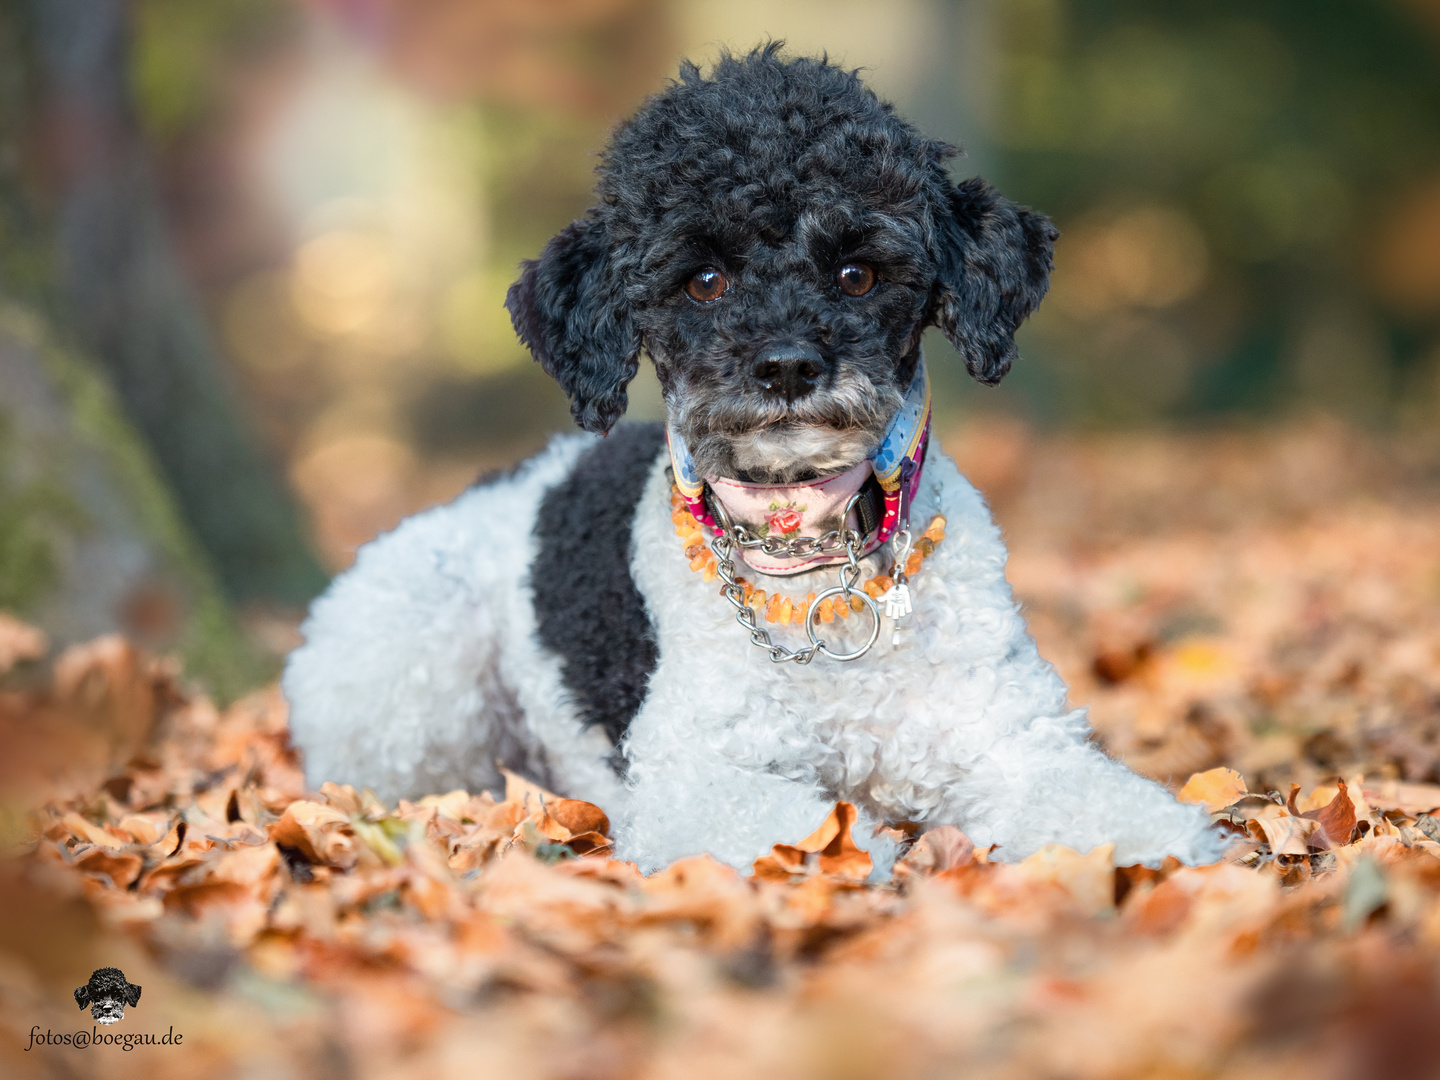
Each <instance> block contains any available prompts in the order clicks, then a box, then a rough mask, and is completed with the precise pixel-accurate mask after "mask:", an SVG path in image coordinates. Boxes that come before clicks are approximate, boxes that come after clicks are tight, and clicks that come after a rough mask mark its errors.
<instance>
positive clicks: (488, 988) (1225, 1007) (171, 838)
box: [0, 621, 1440, 1080]
mask: <svg viewBox="0 0 1440 1080" xmlns="http://www.w3.org/2000/svg"><path fill="white" fill-rule="evenodd" d="M42 650H43V641H42V640H41V639H40V637H39V636H38V635H36V634H34V633H33V632H31V631H29V630H27V629H26V628H24V627H23V626H20V625H19V624H16V623H14V622H13V621H0V666H3V667H7V668H8V667H11V666H12V665H19V666H20V667H19V670H23V668H24V667H25V662H26V661H27V660H28V662H29V663H30V664H31V665H32V666H36V671H37V672H42V673H43V672H44V671H45V669H44V665H43V664H40V660H41V657H40V655H39V654H40V652H41V651H42ZM0 722H3V725H4V733H5V737H6V740H7V744H8V745H10V746H11V747H12V748H13V749H14V750H15V751H16V754H15V755H14V756H12V757H11V759H10V761H9V762H8V764H6V765H5V766H4V776H3V779H4V781H5V790H6V792H7V799H9V800H10V808H11V809H12V810H14V808H15V806H16V802H15V800H17V799H29V800H30V805H31V806H32V807H38V809H32V812H30V813H29V814H28V815H27V816H25V817H24V818H23V819H19V820H18V821H17V823H16V835H14V836H13V837H11V840H12V841H13V842H14V844H15V846H16V854H18V858H14V859H10V860H7V861H6V863H5V864H4V866H5V877H4V882H3V887H4V889H5V892H4V896H6V897H7V898H9V899H10V900H11V901H15V902H16V903H20V902H21V901H25V900H26V898H27V897H28V898H29V901H28V905H29V906H28V907H27V908H26V910H28V911H30V912H31V913H32V914H31V916H30V918H31V919H32V920H34V921H35V922H36V924H34V925H31V924H27V925H24V926H21V927H19V929H18V931H16V930H15V927H14V925H12V931H15V933H18V934H19V935H20V937H22V938H23V937H44V936H45V935H46V934H47V932H48V931H47V928H46V927H45V926H44V925H38V921H40V920H43V919H44V918H45V917H46V916H45V915H44V914H43V913H44V912H46V911H49V910H50V909H52V908H53V909H54V910H56V911H59V910H61V909H65V907H66V905H69V907H70V908H74V909H77V910H80V909H83V910H84V911H87V912H90V913H92V914H91V916H90V919H91V921H90V923H87V924H86V925H88V926H89V930H87V931H85V934H88V935H89V936H88V937H86V936H85V935H84V934H81V935H80V937H81V938H83V940H84V941H85V942H87V943H88V944H86V945H85V946H84V950H83V951H84V955H83V956H81V957H79V958H77V959H75V960H74V961H72V962H71V963H72V966H74V969H75V970H74V971H68V970H59V971H55V972H47V971H46V970H45V965H46V963H47V960H46V959H45V957H46V956H50V955H52V953H47V952H46V951H45V950H44V949H37V948H35V947H33V946H32V945H29V944H27V943H26V942H25V941H23V940H19V939H18V938H16V937H15V933H12V940H11V941H10V944H9V946H8V947H7V951H6V952H4V953H0V1023H3V1024H4V1025H6V1026H8V1027H10V1028H12V1029H13V1030H12V1031H10V1032H9V1033H7V1035H6V1037H5V1039H4V1045H3V1046H0V1066H3V1071H4V1072H5V1074H6V1075H11V1076H17V1077H27V1076H32V1075H33V1076H47V1075H70V1074H73V1073H74V1071H75V1070H76V1067H77V1066H76V1064H75V1062H74V1061H71V1060H69V1059H67V1058H66V1056H65V1055H66V1054H70V1055H73V1054H74V1053H75V1051H73V1050H70V1049H68V1048H53V1049H51V1048H36V1049H35V1050H34V1051H33V1052H32V1051H21V1050H20V1049H19V1048H20V1047H23V1045H24V1043H25V1039H26V1036H25V1033H26V1032H28V1031H29V1029H30V1027H31V1026H32V1025H33V1024H39V1025H40V1026H41V1027H42V1028H43V1027H46V1026H49V1027H52V1028H54V1029H56V1030H64V1029H67V1028H69V1027H74V1026H76V1023H77V1021H76V1017H75V1015H74V1006H73V1003H70V1002H69V1001H67V1000H65V998H66V996H68V995H67V994H65V993H63V992H58V993H57V992H56V989H55V988H56V987H63V988H67V989H68V985H72V984H76V983H78V982H83V981H84V978H85V976H86V974H87V973H88V970H89V969H90V968H91V967H94V966H100V965H102V964H118V965H119V966H121V967H123V968H124V969H125V970H126V972H127V974H128V975H129V977H130V978H131V980H132V981H134V982H136V983H139V984H141V985H144V986H145V987H146V989H145V998H144V1000H143V1003H142V1005H141V1006H140V1007H138V1008H136V1009H135V1010H133V1011H132V1013H131V1014H130V1015H129V1018H128V1019H127V1021H126V1023H131V1022H132V1021H133V1023H134V1024H136V1025H139V1027H138V1029H139V1030H160V1031H163V1030H165V1028H166V1026H167V1025H170V1024H176V1023H177V1022H178V1023H181V1024H183V1025H184V1027H185V1030H186V1031H187V1032H188V1034H187V1039H186V1042H185V1044H184V1046H183V1047H182V1048H168V1049H167V1053H168V1054H169V1056H168V1057H165V1056H161V1054H160V1052H159V1050H158V1049H156V1050H153V1051H152V1050H148V1049H147V1050H144V1051H141V1052H135V1053H132V1054H129V1055H126V1054H123V1053H121V1052H119V1051H117V1052H116V1053H115V1054H112V1055H110V1056H108V1057H103V1056H97V1055H100V1054H101V1050H93V1051H92V1053H91V1054H90V1056H89V1057H88V1058H87V1059H86V1064H85V1065H84V1066H83V1067H84V1069H87V1070H92V1071H93V1074H94V1075H106V1076H129V1075H132V1074H133V1075H140V1074H144V1075H145V1076H146V1077H147V1080H153V1077H154V1076H156V1075H157V1073H158V1074H159V1075H170V1074H173V1075H177V1076H180V1075H187V1076H188V1075H195V1074H196V1073H197V1071H198V1070H202V1069H203V1070H207V1071H214V1070H216V1069H220V1070H221V1071H226V1070H233V1071H235V1072H242V1071H245V1070H250V1071H252V1072H254V1073H255V1074H257V1075H259V1074H267V1075H269V1074H274V1075H282V1074H284V1075H321V1074H324V1075H340V1076H356V1077H396V1076H412V1075H413V1076H416V1077H420V1076H426V1077H446V1076H451V1075H454V1076H475V1075H497V1076H505V1077H507V1078H512V1077H531V1076H533V1077H571V1076H575V1077H580V1076H584V1077H607V1076H616V1077H619V1076H627V1077H628V1076H654V1077H667V1076H682V1075H683V1076H684V1077H686V1078H687V1080H698V1078H702V1077H709V1076H714V1077H730V1076H738V1075H744V1076H762V1077H766V1076H774V1077H808V1076H814V1077H846V1076H854V1077H860V1076H880V1075H883V1076H887V1077H888V1076H936V1075H957V1074H958V1071H963V1072H964V1074H965V1075H967V1076H981V1077H990V1076H994V1077H1022V1076H1066V1077H1072V1076H1073V1077H1141V1076H1147V1077H1148V1076H1154V1075H1166V1076H1185V1077H1202V1076H1203V1077H1208V1076H1227V1077H1229V1076H1233V1077H1241V1076H1245V1077H1251V1076H1253V1075H1255V1074H1256V1070H1257V1069H1264V1070H1266V1071H1267V1072H1269V1073H1270V1074H1271V1075H1297V1074H1299V1073H1300V1072H1301V1071H1302V1070H1303V1072H1304V1074H1305V1075H1307V1076H1318V1077H1324V1076H1330V1075H1334V1076H1367V1075H1369V1076H1376V1077H1381V1076H1384V1077H1387V1078H1396V1077H1405V1076H1411V1075H1413V1076H1420V1075H1429V1073H1428V1072H1427V1071H1426V1070H1428V1069H1429V1067H1430V1060H1431V1058H1432V1056H1433V1055H1430V1054H1428V1053H1427V1052H1425V1051H1424V1049H1423V1044H1422V1043H1421V1042H1420V1040H1421V1039H1423V1038H1424V1037H1425V1036H1426V1034H1427V1033H1428V1031H1429V1030H1431V1029H1432V1028H1433V1026H1434V1023H1435V1022H1436V1021H1437V1020H1440V987H1437V980H1436V972H1437V970H1440V965H1437V961H1440V903H1437V900H1440V844H1437V842H1436V836H1437V835H1440V829H1437V821H1436V819H1434V818H1432V817H1431V816H1430V815H1429V811H1431V810H1433V809H1435V807H1437V806H1440V788H1436V787H1433V786H1429V785H1424V784H1405V783H1397V782H1393V781H1392V782H1388V783H1386V782H1375V783H1372V782H1370V781H1367V780H1364V779H1363V778H1354V779H1352V780H1350V781H1349V782H1338V781H1337V782H1336V783H1334V784H1333V785H1328V786H1323V787H1321V788H1317V789H1316V790H1313V791H1309V792H1304V793H1302V792H1299V791H1296V790H1291V791H1289V792H1288V793H1287V794H1286V796H1285V797H1283V798H1282V797H1281V796H1280V795H1279V794H1276V793H1272V792H1248V791H1246V789H1245V783H1244V781H1243V779H1242V778H1241V777H1240V776H1239V774H1238V773H1235V772H1233V771H1231V770H1228V769H1225V768H1217V769H1213V770H1210V771H1207V772H1205V773H1201V774H1197V775H1196V776H1194V777H1192V778H1191V779H1190V781H1189V782H1188V783H1187V784H1186V785H1185V786H1184V788H1183V789H1182V792H1181V796H1182V798H1185V799H1187V800H1189V801H1192V802H1202V803H1204V804H1205V805H1206V806H1207V807H1208V808H1209V809H1210V810H1211V811H1212V813H1213V814H1214V817H1215V820H1216V823H1217V825H1216V827H1217V828H1220V829H1223V830H1224V831H1226V832H1227V833H1228V834H1230V835H1232V836H1233V838H1234V844H1233V846H1232V848H1231V851H1230V854H1229V856H1228V857H1227V858H1226V860H1225V861H1223V862H1221V863H1220V864H1218V865H1215V866H1211V867H1204V868H1198V869H1190V868H1180V867H1178V866H1175V865H1166V866H1164V867H1161V868H1159V869H1154V870H1151V869H1145V868H1143V867H1120V868H1117V867H1115V866H1114V865H1113V862H1112V859H1111V853H1110V849H1109V848H1108V847H1102V848H1099V849H1096V850H1095V851H1091V852H1087V853H1080V852H1074V851H1068V850H1065V849H1063V848H1048V849H1045V850H1043V851H1041V852H1039V853H1037V854H1036V855H1033V856H1031V857H1030V858H1028V859H1026V860H1024V861H1023V862H1020V863H1018V864H1013V865H1007V864H1003V863H999V862H992V861H991V860H990V858H989V853H988V852H986V851H983V850H976V849H975V848H974V847H973V846H972V845H971V844H970V842H969V841H968V840H967V839H966V838H965V837H964V836H963V834H961V833H960V832H958V831H957V830H955V829H951V828H939V829H935V830H932V831H929V832H925V833H923V834H920V835H919V836H918V837H917V838H916V839H915V841H914V843H913V846H912V847H911V848H910V849H909V852H908V854H907V855H906V856H905V858H904V859H903V860H902V861H901V863H900V864H899V866H898V867H897V869H896V872H895V874H894V876H893V878H892V879H891V880H890V881H887V882H875V883H870V882H867V880H866V879H867V877H868V876H869V874H870V870H871V866H870V860H869V858H868V856H867V855H866V854H865V853H864V852H863V851H861V850H860V849H859V848H857V847H856V846H855V844H854V841H853V839H852V837H851V834H850V830H851V827H852V825H853V822H854V814H853V810H852V809H851V808H850V807H849V806H848V805H846V804H843V803H842V804H840V805H839V806H837V807H836V808H835V811H834V812H833V813H832V814H831V815H830V817H829V819H828V820H827V821H825V822H824V824H823V825H822V826H821V827H820V828H819V829H818V830H817V831H816V832H815V833H814V834H812V835H811V836H809V837H777V838H776V840H777V843H776V846H775V848H774V849H773V851H772V852H771V853H770V854H769V855H767V856H765V857H763V858H761V859H760V860H758V861H757V863H756V864H755V866H754V868H753V873H752V874H750V875H748V876H747V875H741V874H739V873H736V872H735V871H733V870H731V869H730V868H728V867H725V866H721V865H719V864H717V863H715V862H714V861H713V860H711V859H709V858H705V857H698V858H692V859H687V860H684V861H682V862H680V863H677V864H675V865H673V866H671V867H670V868H669V869H667V870H665V871H662V872H660V873H658V874H655V875H653V876H651V877H649V878H646V877H643V876H642V875H640V874H639V873H638V872H637V871H636V870H635V868H634V867H633V866H631V865H630V864H627V863H624V862H620V861H617V860H615V859H613V858H611V857H610V842H609V839H608V830H609V823H608V821H607V820H606V816H605V814H604V812H603V810H602V809H600V808H598V807H595V806H591V805H589V804H588V803H583V802H578V801H575V800H569V799H561V798H557V797H555V796H553V795H551V794H549V793H547V792H545V791H543V790H541V789H539V788H537V787H535V786H534V785H532V784H529V783H527V782H526V781H524V780H522V779H521V778H519V777H513V776H512V777H510V779H509V784H508V786H507V789H506V791H505V793H504V798H503V799H496V798H494V797H492V796H491V795H488V794H483V793H481V794H473V793H467V792H463V791H455V792H449V793H445V794H436V795H433V796H430V797H427V798H424V799H421V800H419V801H418V802H413V803H412V802H405V801H402V802H401V803H399V805H397V806H389V805H385V804H382V803H380V802H379V801H377V800H376V799H375V798H374V797H372V796H371V795H369V794H368V793H366V792H357V791H355V790H353V789H351V788H348V787H338V786H334V785H326V786H325V787H324V788H323V789H322V790H321V791H319V792H307V791H305V790H304V786H303V780H302V776H301V773H300V771H299V770H298V768H297V765H296V762H295V760H294V756H293V754H292V752H291V751H290V749H289V747H288V744H287V739H286V730H285V717H284V711H283V704H282V703H281V701H280V700H279V698H278V696H277V695H276V694H275V693H274V692H273V691H268V692H265V693H262V694H259V695H257V696H255V697H252V698H249V699H246V700H243V701H241V702H239V703H237V704H236V705H234V706H232V707H231V708H229V709H227V710H225V711H224V712H218V711H217V710H216V709H215V708H214V707H213V706H211V705H210V704H209V703H208V702H207V701H205V700H204V699H203V698H197V697H191V696H188V695H186V694H185V693H183V692H182V691H181V690H180V689H179V687H178V685H177V683H176V677H175V673H174V671H173V670H171V669H170V668H168V667H167V666H166V665H164V664H162V663H159V662H156V661H154V660H151V659H148V658H146V657H145V656H143V655H141V654H140V653H138V652H137V651H136V650H134V649H133V648H131V647H130V646H128V645H127V644H125V643H124V642H123V641H120V640H118V639H107V640H104V641H100V642H97V643H94V644H92V645H89V646H86V647H83V648H80V649H75V650H71V651H69V652H68V653H66V654H64V655H63V656H61V657H59V658H58V659H57V660H55V661H54V662H53V665H51V667H50V668H49V669H48V674H44V675H42V674H37V675H36V676H35V677H33V678H32V679H31V680H30V681H29V682H28V683H27V682H25V681H23V680H22V681H21V683H20V684H19V685H18V686H16V685H15V684H14V683H13V682H12V689H10V690H7V691H5V692H3V693H0ZM41 729H43V730H44V732H45V735H44V737H43V738H42V737H40V735H39V732H40V731H41ZM17 898H18V900H17ZM37 898H39V899H37ZM57 917H58V916H57ZM10 921H11V923H12V924H14V923H16V921H17V920H16V919H15V918H13V917H12V919H11V920H10ZM20 921H21V922H23V921H24V920H20ZM67 925H71V924H67ZM56 933H57V936H58V931H57V932H56ZM66 933H73V931H66ZM27 950H28V951H27ZM27 957H28V959H27ZM27 965H28V967H27ZM82 968H83V969H84V970H81V969H82ZM47 980H48V982H47ZM67 980H68V983H67ZM51 984H53V986H52V985H51ZM80 1019H81V1020H82V1021H83V1020H84V1018H83V1017H81V1018H80ZM147 1055H148V1056H147ZM277 1070H278V1071H277Z"/></svg>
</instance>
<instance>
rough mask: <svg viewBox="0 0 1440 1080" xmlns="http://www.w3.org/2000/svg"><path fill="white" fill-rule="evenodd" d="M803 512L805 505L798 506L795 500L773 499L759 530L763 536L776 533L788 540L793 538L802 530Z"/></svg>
mask: <svg viewBox="0 0 1440 1080" xmlns="http://www.w3.org/2000/svg"><path fill="white" fill-rule="evenodd" d="M803 513H805V507H803V506H796V505H795V504H794V503H793V502H786V503H782V502H779V501H778V500H776V501H772V502H771V503H770V506H769V512H768V513H767V514H766V515H765V524H764V525H762V526H761V527H760V529H759V530H758V531H759V533H760V535H761V536H770V535H772V534H776V535H779V536H780V537H782V538H784V539H786V540H790V539H793V538H794V537H795V535H796V534H797V533H799V532H800V521H801V518H800V515H801V514H803Z"/></svg>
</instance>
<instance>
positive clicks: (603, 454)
mask: <svg viewBox="0 0 1440 1080" xmlns="http://www.w3.org/2000/svg"><path fill="white" fill-rule="evenodd" d="M664 445H665V429H664V428H663V427H662V426H661V425H659V424H624V425H622V426H621V428H620V429H619V430H618V431H617V432H616V433H615V437H614V438H610V439H606V440H604V441H603V442H597V443H596V444H595V445H594V446H592V447H590V449H588V450H587V451H586V452H585V453H584V454H583V455H582V456H581V458H580V460H579V461H577V462H576V463H575V468H574V470H573V471H572V472H571V473H570V475H569V476H567V477H566V478H565V479H564V480H563V481H561V482H560V483H559V484H556V485H555V486H554V487H553V488H551V489H550V491H549V492H548V493H547V494H546V495H545V499H544V501H543V502H541V504H540V511H539V513H538V514H537V515H536V518H535V540H536V546H537V550H536V552H535V561H534V562H533V563H531V564H530V583H531V588H532V590H533V591H534V594H535V624H536V633H537V635H538V636H539V638H540V641H541V642H542V643H543V644H544V645H545V647H546V648H548V649H550V650H551V651H553V652H554V653H556V654H557V655H558V656H560V657H561V658H562V666H561V675H562V677H563V678H564V680H565V687H566V689H567V690H569V691H570V693H571V694H572V695H574V698H575V706H576V711H577V712H578V713H579V714H580V716H581V718H582V719H583V720H584V722H585V723H586V724H587V725H589V724H598V725H599V726H600V727H602V728H603V729H604V730H605V733H606V734H607V735H609V736H610V742H611V744H612V745H614V746H619V745H620V740H621V739H622V738H623V737H624V735H625V729H626V728H627V727H628V726H629V724H630V721H631V719H632V718H633V717H634V715H635V714H636V713H637V712H638V711H639V709H640V705H641V703H642V702H643V701H644V700H645V691H646V688H647V684H648V683H649V681H650V676H651V674H652V673H653V672H654V671H655V661H656V657H657V652H658V650H657V649H656V645H655V631H654V628H653V627H652V626H651V625H650V617H649V615H648V614H647V613H646V611H645V601H644V600H643V599H642V598H641V596H640V590H639V589H637V588H636V587H635V582H634V580H633V579H632V578H631V577H630V573H629V567H630V556H631V530H630V525H631V522H632V521H633V520H634V518H635V506H636V504H637V503H638V502H639V501H640V495H641V493H642V492H643V491H644V489H645V477H646V475H647V474H648V473H649V472H650V468H651V466H652V465H654V463H655V458H656V455H658V454H659V453H660V450H661V448H662V447H663V446H664ZM614 763H615V764H616V765H617V766H618V765H619V764H620V762H619V759H618V758H617V759H616V760H615V762H614Z"/></svg>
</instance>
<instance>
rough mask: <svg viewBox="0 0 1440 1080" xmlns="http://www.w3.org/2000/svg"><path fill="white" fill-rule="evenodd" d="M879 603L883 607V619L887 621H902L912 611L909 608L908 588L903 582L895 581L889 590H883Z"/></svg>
mask: <svg viewBox="0 0 1440 1080" xmlns="http://www.w3.org/2000/svg"><path fill="white" fill-rule="evenodd" d="M880 602H881V603H882V604H884V605H885V617H886V618H887V619H903V618H904V617H905V616H906V615H909V614H910V612H911V611H913V610H914V608H912V607H911V606H910V586H909V585H906V584H905V583H904V582H903V581H897V582H896V583H895V584H894V585H891V586H890V588H888V589H886V590H885V593H884V595H883V596H881V597H880Z"/></svg>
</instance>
